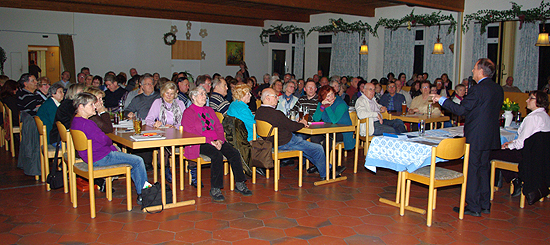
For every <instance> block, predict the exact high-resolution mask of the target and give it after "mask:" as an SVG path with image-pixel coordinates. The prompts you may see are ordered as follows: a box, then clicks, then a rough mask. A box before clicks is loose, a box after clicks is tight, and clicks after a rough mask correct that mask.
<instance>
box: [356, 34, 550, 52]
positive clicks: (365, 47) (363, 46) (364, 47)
mask: <svg viewBox="0 0 550 245" xmlns="http://www.w3.org/2000/svg"><path fill="white" fill-rule="evenodd" d="M547 40H548V38H547ZM359 54H369V46H367V45H366V44H363V45H361V50H359Z"/></svg>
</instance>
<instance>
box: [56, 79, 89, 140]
mask: <svg viewBox="0 0 550 245" xmlns="http://www.w3.org/2000/svg"><path fill="white" fill-rule="evenodd" d="M84 87H85V85H84V84H83V83H78V84H71V86H69V89H67V93H66V94H65V99H64V100H63V101H61V104H60V105H59V107H57V112H56V113H55V119H54V122H53V124H54V125H55V124H56V122H57V121H60V122H61V124H63V126H65V128H67V129H69V128H71V122H72V121H73V117H74V113H75V108H74V106H73V99H74V98H75V97H76V95H77V94H79V93H81V92H82V91H83V90H84ZM50 139H51V140H52V142H58V141H59V140H60V138H59V131H58V130H57V127H52V131H50Z"/></svg>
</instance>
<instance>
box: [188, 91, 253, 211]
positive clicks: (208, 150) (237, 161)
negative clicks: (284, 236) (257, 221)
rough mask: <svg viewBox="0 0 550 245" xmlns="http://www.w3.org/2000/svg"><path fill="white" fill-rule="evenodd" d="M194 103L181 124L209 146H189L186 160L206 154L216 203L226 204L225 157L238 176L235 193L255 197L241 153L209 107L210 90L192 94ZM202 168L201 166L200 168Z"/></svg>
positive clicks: (211, 190)
mask: <svg viewBox="0 0 550 245" xmlns="http://www.w3.org/2000/svg"><path fill="white" fill-rule="evenodd" d="M189 97H190V98H191V101H192V102H193V104H191V106H189V108H187V110H185V112H184V113H183V119H182V121H181V125H182V126H183V130H185V131H187V132H190V133H193V134H197V135H201V136H204V137H205V138H206V143H204V144H200V145H189V146H186V147H185V153H184V154H185V157H186V158H188V159H196V158H198V157H199V154H203V155H206V156H208V157H210V159H211V160H212V163H211V171H210V176H211V178H210V183H211V189H210V196H212V200H213V201H215V202H223V201H225V197H224V196H223V194H222V191H221V188H223V158H224V156H225V157H226V158H227V161H229V164H231V169H232V170H233V174H234V175H235V182H236V183H235V191H236V192H239V193H241V194H243V195H244V196H251V195H252V191H250V190H249V189H248V187H246V184H245V183H244V182H245V181H246V177H245V175H244V172H243V167H242V165H241V154H240V153H239V151H238V150H237V149H235V148H234V147H233V146H232V145H231V144H229V143H228V142H227V141H226V140H225V136H224V131H223V127H222V125H221V123H220V121H219V120H218V117H217V116H216V113H215V112H214V110H213V109H212V108H210V107H208V106H205V104H206V90H204V88H203V87H201V86H199V87H196V88H195V89H193V90H191V92H189ZM199 167H200V166H199Z"/></svg>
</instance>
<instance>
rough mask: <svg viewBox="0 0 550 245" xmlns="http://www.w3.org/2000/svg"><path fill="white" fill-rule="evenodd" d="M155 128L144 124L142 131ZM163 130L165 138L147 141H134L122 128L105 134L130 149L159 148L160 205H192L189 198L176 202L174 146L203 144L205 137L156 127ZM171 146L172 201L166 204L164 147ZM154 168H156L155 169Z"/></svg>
mask: <svg viewBox="0 0 550 245" xmlns="http://www.w3.org/2000/svg"><path fill="white" fill-rule="evenodd" d="M154 129H155V128H153V127H149V126H144V127H143V131H145V130H154ZM156 130H161V131H163V135H164V136H165V137H166V139H160V140H147V141H135V140H133V139H131V138H130V136H131V135H133V134H134V133H133V132H127V130H123V129H117V130H116V131H115V132H113V133H110V134H107V136H109V138H111V140H112V141H113V142H115V143H118V144H121V145H123V146H125V147H127V148H131V149H134V150H135V149H147V148H155V147H158V148H159V153H160V162H161V164H160V172H161V175H160V176H161V182H160V183H161V186H162V205H163V206H164V209H167V208H175V207H181V206H186V205H192V204H195V200H189V201H181V202H176V180H175V176H176V168H175V162H176V160H175V159H176V156H175V152H176V151H175V148H176V146H182V145H195V144H203V143H204V142H205V141H206V138H205V137H203V136H199V135H196V134H192V133H188V132H185V131H183V130H178V129H174V128H166V129H156ZM167 146H169V147H171V148H172V161H170V164H171V167H172V176H173V179H172V203H169V204H166V176H165V172H164V168H165V166H164V149H163V148H164V147H167ZM123 151H124V152H126V149H123ZM155 170H156V169H155ZM162 205H158V206H153V207H147V208H145V209H143V212H146V211H157V210H161V209H162V208H163V206H162Z"/></svg>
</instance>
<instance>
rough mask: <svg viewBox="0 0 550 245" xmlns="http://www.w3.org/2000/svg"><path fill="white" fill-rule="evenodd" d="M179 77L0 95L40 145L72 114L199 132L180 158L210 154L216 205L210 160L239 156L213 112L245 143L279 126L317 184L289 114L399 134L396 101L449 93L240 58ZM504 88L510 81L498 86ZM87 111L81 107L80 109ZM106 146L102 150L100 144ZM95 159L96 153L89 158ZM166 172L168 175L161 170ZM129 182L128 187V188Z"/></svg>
mask: <svg viewBox="0 0 550 245" xmlns="http://www.w3.org/2000/svg"><path fill="white" fill-rule="evenodd" d="M189 75H190V74H189V73H187V72H179V73H174V74H172V76H171V79H168V78H166V77H162V76H161V75H160V74H159V73H154V74H153V75H151V74H149V73H145V74H143V75H140V74H138V72H137V70H136V69H135V68H131V69H130V70H129V76H127V75H126V73H124V72H120V73H119V74H118V75H117V74H116V73H115V72H113V71H109V72H107V73H105V75H104V76H100V75H93V74H90V69H89V68H87V67H84V68H82V69H81V71H80V73H78V74H77V76H76V77H75V78H76V80H77V82H76V83H73V82H71V81H70V79H71V74H70V72H68V71H64V72H63V73H62V74H61V79H60V81H57V82H55V83H53V84H51V81H50V80H49V79H48V78H46V77H41V78H36V77H35V76H33V75H30V74H23V75H22V76H21V78H20V79H19V80H18V81H14V80H9V78H7V77H5V76H2V77H0V81H1V82H2V83H3V84H2V85H3V86H2V89H1V91H0V98H1V100H2V102H4V103H5V104H6V105H8V107H9V108H11V109H12V112H13V113H14V115H19V113H20V112H22V111H24V112H27V113H29V114H31V115H33V116H34V115H38V116H39V117H40V118H41V119H42V121H43V122H44V124H45V125H46V128H47V131H48V136H49V139H48V141H49V143H50V144H54V145H56V143H57V142H58V141H59V132H57V128H56V127H55V126H54V125H55V122H56V121H60V122H61V123H62V124H64V125H65V127H66V128H71V127H72V122H73V118H74V116H75V114H77V115H80V118H82V119H86V120H87V121H85V122H86V123H85V124H86V125H87V124H89V123H90V122H91V123H94V125H95V126H97V129H98V130H99V131H101V132H102V133H103V134H108V133H111V132H113V126H112V124H111V117H110V113H109V112H114V111H117V110H120V109H122V110H124V116H125V117H126V118H129V119H133V118H140V119H142V120H144V121H145V124H147V125H149V126H152V127H163V126H165V127H179V126H180V125H181V126H183V128H184V130H186V131H192V132H195V133H197V134H200V135H204V136H206V137H207V138H208V139H209V140H207V143H206V144H203V145H200V146H190V147H188V149H189V150H187V151H186V153H185V154H190V155H189V157H191V158H193V157H195V158H196V156H197V155H196V153H201V154H205V155H208V156H210V157H211V158H212V162H213V165H212V171H211V175H212V179H211V181H212V185H211V186H212V189H211V191H210V194H211V196H212V197H213V198H214V199H215V200H217V201H222V200H224V197H223V195H222V194H221V191H220V189H221V188H222V187H223V180H222V179H221V178H222V177H221V170H220V169H221V166H223V165H222V164H223V163H222V162H221V160H220V159H223V156H225V157H229V158H231V159H229V158H228V160H229V162H230V164H231V166H232V167H233V171H237V172H242V171H240V170H242V167H240V168H239V167H238V166H240V165H241V158H238V159H237V158H235V157H233V155H234V154H235V149H234V148H233V147H232V146H231V144H229V143H227V142H226V141H225V138H224V136H223V130H221V131H220V127H221V125H222V124H221V123H220V122H219V121H218V119H217V117H216V115H215V112H219V113H222V114H223V115H229V116H232V117H235V118H236V119H239V120H241V121H242V122H243V123H244V125H245V126H246V130H247V140H248V141H251V140H253V139H252V131H253V125H254V123H255V122H256V121H255V120H256V119H261V120H264V121H268V122H270V123H271V124H273V125H277V126H279V127H280V129H279V134H280V136H279V147H280V149H281V150H285V149H304V150H305V151H304V156H305V157H306V158H307V159H309V160H310V161H311V162H312V163H313V167H312V168H311V169H310V170H308V172H310V173H313V172H318V173H319V177H321V178H325V177H326V172H327V171H328V169H325V159H324V158H325V152H324V147H323V146H322V145H323V144H324V140H325V137H324V136H318V137H316V136H313V137H312V136H309V135H303V134H299V133H296V131H298V130H299V129H300V128H302V127H307V125H308V124H307V123H306V122H305V120H303V118H299V119H297V120H296V121H294V122H292V121H291V120H290V119H289V118H290V117H291V116H292V115H300V114H305V113H308V116H309V121H323V122H329V123H339V124H346V125H352V122H351V117H350V114H349V108H350V107H355V110H356V112H357V116H358V118H359V119H364V118H370V119H371V120H369V132H365V125H361V126H360V129H361V130H360V131H361V135H381V134H383V133H402V132H405V131H406V128H405V126H404V123H403V122H402V121H401V120H387V119H384V118H383V117H382V113H384V112H386V111H389V112H392V111H395V112H401V110H402V105H404V104H406V105H407V108H408V112H409V113H427V107H428V104H429V103H430V102H431V99H430V98H431V96H430V94H434V93H436V94H439V95H443V96H447V97H449V95H450V94H449V90H450V89H451V88H452V87H451V86H453V85H452V82H451V81H450V80H449V78H448V75H447V74H442V75H441V77H438V78H435V79H434V83H433V84H432V83H431V82H430V81H429V80H428V74H427V73H423V74H419V75H416V74H414V75H413V76H412V78H411V79H410V80H407V76H406V75H405V74H404V73H400V74H399V75H398V76H397V77H395V76H394V75H393V73H390V74H388V75H387V76H386V77H383V78H381V79H380V80H378V79H372V80H371V81H370V82H367V81H366V80H365V79H363V78H362V77H348V76H338V75H333V76H331V77H327V76H322V73H318V74H314V75H313V76H311V77H309V78H308V77H304V78H296V77H295V76H294V75H293V74H289V73H287V74H277V73H273V74H265V75H263V77H262V78H263V79H261V80H259V81H258V80H257V79H256V77H255V76H251V74H250V73H249V71H248V68H247V66H246V63H244V62H241V63H240V69H239V70H238V71H237V72H236V74H235V77H232V76H231V75H229V76H226V77H225V78H224V77H222V75H220V74H218V73H215V74H213V75H212V76H210V75H207V74H202V75H198V76H196V79H194V80H193V77H192V76H189ZM127 78H130V79H127ZM281 78H282V79H281ZM512 81H513V80H512ZM468 82H469V81H468V80H467V79H466V80H465V81H464V82H463V83H461V84H458V85H456V86H455V91H454V93H453V94H452V96H450V97H451V98H452V99H453V101H455V102H456V103H460V101H461V100H462V99H463V98H464V97H465V96H467V89H468V84H467V83H468ZM464 83H466V84H464ZM383 85H384V86H385V87H383ZM405 85H408V86H410V87H409V90H406V89H403V86H405ZM507 85H509V86H511V85H512V84H511V82H507ZM83 92H86V96H84V97H85V98H83V97H82V96H81V95H82V93H83ZM90 96H93V98H92V97H90ZM537 97H538V96H537ZM260 99H261V102H262V106H261V107H259V108H258V107H257V105H256V101H257V100H260ZM75 100H78V101H76V102H75ZM75 105H76V107H75ZM432 106H433V109H432V110H433V111H432V114H433V115H439V114H441V110H440V107H439V105H438V104H432ZM90 108H93V109H90ZM190 108H191V110H189V109H190ZM88 109H89V111H85V110H88ZM274 111H276V113H275V112H274ZM287 119H288V120H287ZM79 120H80V121H83V120H81V119H79ZM199 122H200V123H199ZM18 123H19V122H18V119H17V117H14V121H13V124H14V125H17V124H18ZM80 123H82V122H80ZM99 131H98V132H99ZM336 137H337V140H343V142H344V148H345V149H346V150H349V149H353V148H354V147H355V141H354V139H353V135H352V133H339V134H337V135H336ZM308 138H311V142H309V141H306V139H308ZM106 143H109V142H106ZM106 147H107V148H110V146H109V144H106ZM106 152H108V151H106ZM132 153H133V154H134V155H137V156H139V157H140V158H141V159H142V161H143V165H144V166H145V168H146V169H147V170H151V168H152V166H151V163H152V157H153V156H152V151H151V150H142V151H140V150H137V151H132ZM101 157H102V156H98V160H101V159H100V158H101ZM244 162H248V161H246V160H245V161H244ZM138 165H139V164H138ZM282 166H284V165H282ZM191 170H192V171H191V172H192V176H193V177H192V179H193V180H192V184H193V186H195V187H196V185H197V183H196V177H195V173H196V169H195V168H194V167H193V166H192V167H191ZM344 170H345V167H339V168H337V172H338V173H341V172H342V171H344ZM166 173H167V174H169V173H170V171H169V168H167V172H166ZM140 174H141V173H140ZM235 176H236V179H237V183H238V184H237V190H238V192H241V193H242V194H244V195H251V194H252V193H251V192H250V191H249V190H248V189H247V188H246V185H244V181H245V180H246V177H245V176H244V175H241V174H238V173H235ZM141 179H143V178H141V177H140V180H138V181H137V182H139V183H141V182H142V180H141ZM167 179H169V180H170V178H167ZM134 181H135V180H134ZM135 182H136V181H135ZM139 183H136V187H138V184H139Z"/></svg>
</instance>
